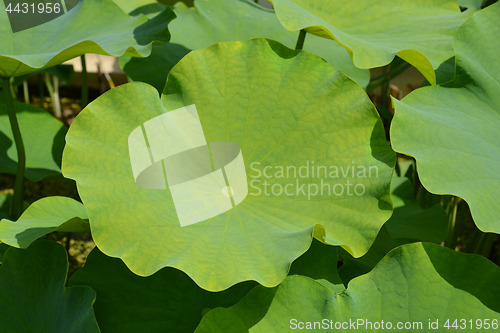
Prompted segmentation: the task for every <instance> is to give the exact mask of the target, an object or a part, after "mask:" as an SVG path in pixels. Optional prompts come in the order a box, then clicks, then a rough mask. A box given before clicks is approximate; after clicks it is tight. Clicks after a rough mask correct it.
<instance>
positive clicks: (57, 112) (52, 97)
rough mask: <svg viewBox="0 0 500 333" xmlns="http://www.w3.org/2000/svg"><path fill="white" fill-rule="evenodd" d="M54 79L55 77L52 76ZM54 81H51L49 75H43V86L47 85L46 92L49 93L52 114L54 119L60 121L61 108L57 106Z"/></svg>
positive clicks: (57, 99) (57, 100)
mask: <svg viewBox="0 0 500 333" xmlns="http://www.w3.org/2000/svg"><path fill="white" fill-rule="evenodd" d="M54 77H55V76H54ZM53 83H54V84H55V83H56V80H52V79H51V77H50V75H49V73H45V84H46V85H47V90H48V91H49V95H50V100H51V101H52V111H53V113H54V117H56V118H57V119H61V106H60V105H58V104H59V98H58V95H56V91H55V89H58V88H57V87H55V86H54V84H53Z"/></svg>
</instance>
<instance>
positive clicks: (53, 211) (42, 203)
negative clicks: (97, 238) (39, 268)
mask: <svg viewBox="0 0 500 333" xmlns="http://www.w3.org/2000/svg"><path fill="white" fill-rule="evenodd" d="M86 220H87V211H86V210H85V207H84V206H83V205H82V204H81V203H80V202H78V201H76V200H74V199H71V198H66V197H45V198H43V199H40V200H38V201H35V202H34V203H33V204H31V205H30V206H29V207H28V209H26V211H24V213H23V214H22V215H21V217H20V218H19V219H18V220H17V221H16V222H12V221H10V220H8V219H3V220H1V221H0V241H2V242H4V243H6V244H9V245H11V246H14V247H20V248H27V247H28V246H29V245H30V244H31V243H32V242H33V241H35V240H36V239H38V238H40V237H42V236H44V235H46V234H48V233H50V232H52V231H64V232H90V228H89V223H88V221H86Z"/></svg>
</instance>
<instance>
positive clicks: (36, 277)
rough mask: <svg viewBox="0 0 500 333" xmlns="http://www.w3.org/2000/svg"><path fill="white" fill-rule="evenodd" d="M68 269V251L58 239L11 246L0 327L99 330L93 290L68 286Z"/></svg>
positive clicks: (3, 274) (75, 332)
mask: <svg viewBox="0 0 500 333" xmlns="http://www.w3.org/2000/svg"><path fill="white" fill-rule="evenodd" d="M67 272H68V259H67V254H66V251H65V250H64V247H63V246H61V245H60V244H58V243H55V242H50V241H37V242H35V243H33V244H31V246H30V247H28V248H27V249H23V250H22V249H16V248H12V247H11V248H9V249H8V250H7V251H6V252H5V257H4V260H3V262H2V265H1V266H0V299H2V302H0V331H1V332H50V333H82V332H85V333H98V332H99V328H98V326H97V322H96V320H95V317H94V312H93V310H92V303H93V302H94V300H95V292H94V291H93V290H92V289H90V288H89V287H83V286H75V287H71V288H64V283H65V280H66V274H67Z"/></svg>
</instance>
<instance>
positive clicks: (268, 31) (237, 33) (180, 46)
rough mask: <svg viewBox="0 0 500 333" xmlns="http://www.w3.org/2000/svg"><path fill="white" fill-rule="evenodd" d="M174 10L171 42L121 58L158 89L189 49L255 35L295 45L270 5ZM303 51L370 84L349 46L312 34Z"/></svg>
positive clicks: (214, 1)
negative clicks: (147, 54) (142, 55)
mask: <svg viewBox="0 0 500 333" xmlns="http://www.w3.org/2000/svg"><path fill="white" fill-rule="evenodd" d="M174 11H175V14H176V16H177V18H176V19H175V20H174V21H173V22H172V23H171V24H170V25H169V30H170V33H171V34H172V39H171V42H170V43H169V44H166V45H157V46H154V47H153V51H152V53H151V56H150V57H148V58H142V59H139V58H131V57H127V56H124V57H122V58H120V66H121V67H122V69H123V70H124V71H125V73H127V75H128V76H130V77H131V78H132V79H133V80H136V81H141V82H146V83H149V84H151V85H153V86H154V87H155V88H156V89H158V91H160V92H161V91H163V87H164V85H165V82H166V79H167V75H168V73H169V71H170V70H171V69H172V67H173V66H174V65H175V64H176V63H177V62H179V60H181V59H182V58H183V57H184V56H185V55H186V54H187V53H188V52H190V51H191V50H198V49H202V48H205V47H208V46H210V45H212V44H215V43H218V42H227V41H241V40H247V39H252V38H257V37H262V38H269V39H273V40H276V41H279V42H280V43H282V44H284V45H286V46H288V47H290V48H295V45H296V43H297V38H298V33H293V32H290V31H287V30H286V29H284V28H283V26H282V25H281V24H280V23H279V21H278V20H277V18H276V15H275V14H274V12H273V11H272V10H269V9H266V8H263V7H261V6H259V5H257V4H255V3H254V2H253V1H252V2H251V1H250V0H248V1H234V0H210V1H204V0H201V1H199V0H198V1H195V7H194V8H188V7H186V6H185V5H184V4H183V3H180V2H179V3H177V5H176V7H175V8H174ZM304 50H307V51H310V52H312V53H314V54H317V55H319V56H321V57H322V58H324V59H325V60H326V61H328V62H329V63H330V64H331V65H332V66H333V67H335V68H337V69H338V70H340V71H342V72H343V73H344V74H346V75H347V76H349V77H350V78H352V79H353V80H355V81H356V82H358V83H359V84H360V85H361V86H362V87H366V85H367V84H368V81H369V79H370V77H369V76H370V75H369V72H368V71H367V70H362V69H359V68H357V67H355V66H354V64H353V63H352V60H351V58H350V57H349V54H348V53H347V51H346V50H345V49H344V48H343V47H342V46H341V45H340V44H338V43H337V42H335V41H328V40H325V39H323V38H320V37H317V36H314V35H308V36H307V37H306V39H305V44H304Z"/></svg>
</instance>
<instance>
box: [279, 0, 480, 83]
mask: <svg viewBox="0 0 500 333" xmlns="http://www.w3.org/2000/svg"><path fill="white" fill-rule="evenodd" d="M272 2H273V4H274V9H275V10H276V15H277V16H278V19H279V20H280V22H281V23H282V24H283V26H284V27H285V28H287V29H288V30H292V31H298V30H300V29H306V30H307V31H308V32H310V33H314V34H317V35H318V36H322V37H326V38H331V39H335V40H337V41H338V42H339V43H340V44H342V45H344V46H345V47H346V49H347V51H348V52H349V54H350V55H351V57H352V58H353V61H354V64H355V65H356V66H358V67H359V68H374V67H379V66H384V65H387V64H388V63H390V62H391V60H392V59H393V58H394V57H395V56H396V55H397V56H399V57H401V58H402V59H404V60H406V61H407V62H409V63H410V64H412V65H413V66H415V67H416V68H417V69H418V70H419V71H420V72H421V73H422V74H423V75H424V76H425V78H426V79H427V80H428V81H429V82H431V83H432V84H435V83H436V73H435V72H434V71H435V70H437V69H438V68H439V66H440V65H441V64H442V63H444V62H445V61H446V60H448V59H450V58H451V57H453V48H452V45H451V41H452V38H453V35H454V34H455V32H456V31H457V30H458V28H459V27H460V25H462V23H464V22H465V20H467V18H468V17H470V15H471V14H472V11H471V10H469V11H466V12H464V13H460V8H459V6H458V3H457V0H415V1H400V0H384V1H373V0H362V1H347V2H346V1H342V0H272ZM437 81H439V77H438V78H437Z"/></svg>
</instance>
